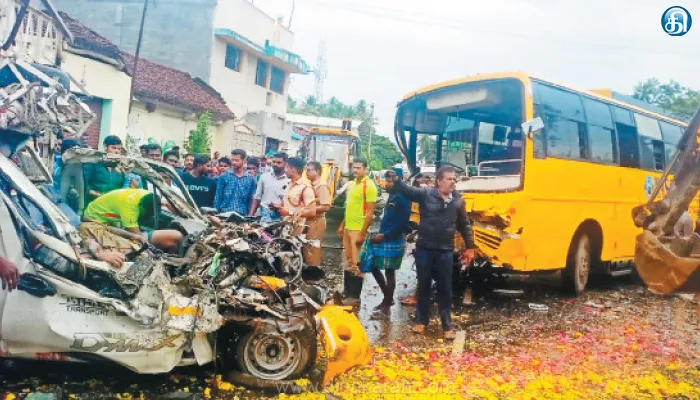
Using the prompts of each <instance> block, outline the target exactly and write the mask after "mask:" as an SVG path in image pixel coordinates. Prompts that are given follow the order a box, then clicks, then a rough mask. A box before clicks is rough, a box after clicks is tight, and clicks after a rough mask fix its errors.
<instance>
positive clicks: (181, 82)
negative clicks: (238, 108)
mask: <svg viewBox="0 0 700 400" xmlns="http://www.w3.org/2000/svg"><path fill="white" fill-rule="evenodd" d="M122 57H123V58H124V59H125V61H126V64H127V69H128V71H129V73H130V74H131V75H132V79H133V80H134V97H135V98H136V100H137V101H139V102H142V103H145V104H151V105H152V106H156V107H157V106H158V105H159V104H165V105H167V106H169V107H172V108H178V109H182V110H183V111H189V112H191V113H195V114H197V115H199V114H201V113H203V112H205V111H209V112H210V114H211V115H212V118H213V119H214V120H215V121H226V120H229V119H233V118H234V115H233V113H232V112H231V110H230V109H229V108H228V107H227V106H226V103H225V102H224V99H223V98H222V97H221V95H220V94H219V93H218V92H217V91H216V90H214V88H212V87H211V86H209V85H208V84H206V83H205V82H204V81H202V80H201V79H198V78H192V77H191V76H190V74H188V73H187V72H184V71H179V70H177V69H175V68H170V67H167V66H165V65H161V64H156V63H154V62H150V61H148V60H145V59H140V60H139V62H138V66H137V70H136V71H134V57H133V56H132V55H130V54H125V53H123V54H122Z"/></svg>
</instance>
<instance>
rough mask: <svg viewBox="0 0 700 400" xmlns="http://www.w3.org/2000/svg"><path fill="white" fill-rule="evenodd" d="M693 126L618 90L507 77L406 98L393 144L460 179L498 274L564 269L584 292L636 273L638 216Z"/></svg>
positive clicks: (571, 285)
mask: <svg viewBox="0 0 700 400" xmlns="http://www.w3.org/2000/svg"><path fill="white" fill-rule="evenodd" d="M686 125H687V124H686V123H684V122H682V121H679V120H677V119H674V118H672V117H670V116H668V115H664V114H662V113H661V111H660V110H658V109H654V108H653V106H651V105H647V104H645V103H643V102H639V101H635V100H634V99H631V98H627V97H625V96H623V95H620V94H617V93H615V92H612V91H611V90H595V91H581V90H575V89H572V88H569V87H566V86H563V85H560V84H557V83H553V82H550V81H547V80H544V79H540V78H535V77H531V76H529V75H526V74H523V73H501V74H486V75H477V76H473V77H467V78H464V79H459V80H455V81H451V82H446V83H443V84H439V85H435V86H431V87H428V88H425V89H422V90H419V91H417V92H414V93H411V94H409V95H408V96H406V97H405V98H404V99H403V100H402V101H401V103H399V106H398V112H397V115H396V133H395V134H396V141H397V143H398V145H399V147H400V149H401V150H402V151H403V153H404V154H405V156H406V158H407V160H408V163H409V166H410V168H411V169H412V171H413V172H414V173H415V172H416V171H418V170H419V168H420V166H421V164H422V163H432V162H435V163H436V164H438V165H451V166H453V167H455V168H456V169H457V171H458V172H459V173H460V175H461V179H460V181H459V182H458V183H457V190H458V191H459V192H460V193H462V195H463V196H464V198H465V200H466V204H467V211H468V212H469V215H470V216H471V218H472V220H473V221H474V235H475V240H476V243H477V244H478V246H479V249H480V251H481V252H482V253H483V255H485V256H486V258H488V259H489V261H490V262H491V264H492V265H496V266H502V267H506V268H507V269H509V270H511V271H517V272H527V273H531V272H535V271H555V270H561V272H562V273H561V276H562V278H563V282H562V283H563V284H564V285H565V287H566V288H567V289H569V290H570V291H572V292H573V293H576V294H580V293H581V292H582V291H583V290H584V289H585V287H586V284H587V282H588V277H589V275H590V274H591V273H598V274H608V275H618V274H623V273H629V272H630V268H631V261H632V260H633V258H634V246H635V242H634V238H635V237H636V235H638V234H639V233H641V230H640V229H639V228H638V227H636V226H634V224H633V223H632V222H631V221H630V218H629V215H631V212H632V208H633V206H634V205H636V204H642V203H644V202H645V201H646V199H647V198H648V196H651V192H652V189H653V187H654V182H655V181H656V180H658V179H660V177H661V172H662V171H663V169H664V167H665V166H666V165H670V163H671V161H672V159H673V154H674V152H675V149H676V144H677V143H678V140H679V138H680V137H681V134H682V130H683V127H684V126H686ZM693 207H695V208H696V206H692V207H691V210H690V211H691V213H692V214H695V212H696V211H697V210H695V209H693ZM486 265H489V264H486Z"/></svg>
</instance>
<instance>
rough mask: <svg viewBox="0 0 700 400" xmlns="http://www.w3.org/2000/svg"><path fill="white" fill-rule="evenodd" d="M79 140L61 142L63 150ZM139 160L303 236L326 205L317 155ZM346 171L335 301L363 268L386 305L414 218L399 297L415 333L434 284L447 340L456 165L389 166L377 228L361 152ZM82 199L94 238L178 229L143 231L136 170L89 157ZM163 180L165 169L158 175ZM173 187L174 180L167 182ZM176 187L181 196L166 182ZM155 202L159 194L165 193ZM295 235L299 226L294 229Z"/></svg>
mask: <svg viewBox="0 0 700 400" xmlns="http://www.w3.org/2000/svg"><path fill="white" fill-rule="evenodd" d="M79 145H80V144H79V143H78V142H77V141H70V140H64V141H63V143H62V145H61V153H65V151H67V150H68V149H69V148H71V147H73V146H79ZM103 145H104V149H105V152H107V153H114V154H120V153H122V151H123V149H122V143H121V140H120V139H119V138H118V137H116V136H109V137H107V138H105V140H104V142H103ZM141 155H142V156H143V157H145V158H148V159H151V160H154V161H158V162H164V163H167V164H169V165H171V166H172V167H173V168H174V169H175V170H176V171H177V172H178V173H179V175H180V176H181V178H182V181H183V182H184V184H185V187H186V189H187V191H188V192H189V193H190V194H191V196H192V199H193V200H194V201H195V203H196V204H197V206H199V207H201V208H204V207H207V208H211V209H215V210H216V211H217V212H220V213H225V212H231V211H232V212H236V213H238V214H240V215H241V216H250V217H252V216H259V217H260V219H261V221H262V222H264V223H269V222H274V221H278V220H281V219H283V218H292V219H294V220H295V221H299V220H301V221H302V223H301V224H297V226H304V227H305V231H304V232H303V233H305V234H306V237H307V238H308V239H310V240H312V241H316V243H317V244H320V242H321V241H322V239H323V236H324V233H325V231H326V227H327V223H326V213H327V212H328V210H329V208H330V206H331V201H332V199H331V191H330V188H329V187H328V186H327V185H326V184H325V183H324V182H322V181H321V179H320V178H321V173H322V166H321V164H320V163H318V162H316V161H310V162H304V161H303V160H302V159H300V158H296V157H292V158H288V157H287V155H286V154H284V153H276V154H274V155H271V156H270V157H260V158H257V157H248V156H247V154H246V152H245V151H244V150H241V149H235V150H233V151H232V152H231V154H230V156H226V157H220V154H218V152H217V153H215V154H214V158H211V157H210V156H209V155H204V154H186V155H185V156H184V157H183V158H182V162H181V159H180V154H179V151H178V149H175V150H171V151H168V152H165V153H163V152H162V149H161V148H160V146H158V145H155V144H149V145H145V146H143V147H142V148H141ZM61 169H62V162H61V160H60V158H59V159H57V160H56V163H55V166H54V176H56V178H58V179H55V182H56V183H58V184H60V182H61V179H60V175H61ZM352 173H353V178H354V179H352V180H351V181H349V182H348V184H347V185H346V186H345V187H344V188H343V189H344V191H345V193H346V203H345V212H344V217H343V220H342V222H341V223H340V225H339V227H338V230H337V233H338V235H339V237H340V238H341V239H342V243H343V248H344V252H345V269H344V284H343V296H344V299H343V303H344V304H358V303H361V301H362V299H361V294H362V287H363V282H364V274H367V273H370V274H371V275H372V276H373V277H374V278H375V280H376V282H377V283H378V285H379V287H380V288H381V291H382V293H383V299H382V301H381V303H380V304H379V306H377V308H376V312H377V313H387V312H388V310H389V308H390V307H391V306H392V305H393V304H394V293H395V289H396V271H397V270H398V269H399V268H400V267H401V265H402V262H403V258H404V256H405V254H406V248H407V241H406V237H407V234H408V233H409V232H410V231H411V222H410V221H411V220H413V221H414V222H417V223H418V227H417V237H418V239H417V242H416V250H415V252H414V259H415V263H416V275H417V276H416V278H417V289H416V293H415V295H414V296H410V297H409V298H406V299H403V300H402V303H404V304H416V305H417V311H416V325H415V326H414V327H413V328H412V331H413V332H414V333H416V334H423V333H424V332H425V329H426V327H427V325H428V323H429V320H430V313H431V308H432V307H431V304H432V302H431V297H432V292H433V286H435V287H436V289H437V301H438V310H439V317H440V320H441V323H442V329H443V332H444V337H445V339H453V338H454V336H455V335H454V330H453V328H452V321H451V317H450V314H451V305H452V277H453V273H454V265H455V263H454V243H455V241H454V238H455V235H456V234H457V233H459V234H460V235H461V237H462V239H463V241H464V244H465V250H463V252H462V254H461V257H462V259H463V260H464V261H465V262H466V263H467V264H468V263H470V262H471V261H472V260H473V259H474V258H475V256H476V253H475V248H476V246H475V244H474V238H473V232H472V229H471V225H470V220H469V218H468V216H467V213H466V209H465V204H464V200H463V198H462V197H461V196H460V195H459V194H458V193H457V192H456V191H455V183H456V179H457V177H456V172H455V170H454V169H453V168H452V167H448V166H447V167H441V168H440V169H439V170H438V171H437V174H436V177H435V179H434V180H433V179H431V178H430V177H427V176H420V175H419V176H417V177H416V179H414V183H413V185H412V186H409V185H408V184H407V183H406V182H405V181H404V179H403V176H402V171H401V170H390V171H388V172H387V173H386V176H385V189H386V190H387V191H388V192H389V197H388V199H387V201H386V205H385V208H384V212H383V215H382V218H381V221H380V223H379V225H378V229H376V230H374V229H373V228H372V227H373V221H374V215H375V205H376V204H377V200H378V197H379V188H378V187H377V185H376V184H375V182H374V181H373V180H372V179H370V177H369V176H368V175H369V169H368V164H367V161H366V160H362V159H355V160H354V161H353V163H352ZM84 174H85V178H86V179H85V182H86V194H87V197H88V204H87V207H86V208H85V211H84V214H83V217H82V223H81V225H80V230H81V235H83V236H85V237H97V236H99V235H101V234H104V230H105V228H104V227H105V226H117V227H120V228H122V229H124V230H126V231H127V232H129V233H131V234H132V235H133V239H134V240H139V241H141V242H148V243H151V244H152V245H154V246H156V247H159V248H161V249H163V250H166V251H169V250H174V249H177V248H178V246H179V243H180V242H181V241H182V239H183V237H182V234H181V233H180V232H179V231H175V230H154V231H145V232H144V231H142V230H145V228H143V227H140V224H139V221H141V220H143V218H147V217H149V216H150V215H151V214H152V213H154V212H156V211H155V210H154V207H153V204H154V201H156V202H157V201H158V197H159V196H158V191H157V190H154V188H152V187H150V186H149V185H151V183H150V182H141V178H140V177H139V176H138V175H135V174H128V173H127V174H125V173H124V171H120V170H119V168H118V167H111V166H107V165H104V164H88V165H86V166H85V169H84ZM164 178H166V183H168V182H167V176H164ZM170 183H171V185H173V184H172V182H170ZM173 189H175V192H176V193H180V194H182V192H180V190H179V189H178V188H177V187H176V186H174V185H173ZM162 204H163V206H166V207H167V201H166V200H165V199H163V203H162ZM299 233H302V232H299ZM321 252H322V247H321V246H320V245H311V246H307V247H306V248H304V249H303V257H304V261H305V264H306V265H307V266H308V267H309V268H310V269H314V268H315V269H318V270H323V266H322V257H321V255H322V254H321ZM92 253H94V255H95V257H96V258H98V259H101V260H103V261H106V262H108V263H110V264H112V265H114V266H115V267H120V266H121V264H122V263H123V262H124V256H123V252H119V251H116V252H115V251H102V250H101V249H97V250H95V251H92ZM5 264H6V263H4V260H0V267H2V268H0V279H1V280H2V282H3V287H4V286H5V285H8V286H9V287H10V288H11V287H14V286H16V284H17V272H16V269H14V268H10V267H11V266H8V265H5Z"/></svg>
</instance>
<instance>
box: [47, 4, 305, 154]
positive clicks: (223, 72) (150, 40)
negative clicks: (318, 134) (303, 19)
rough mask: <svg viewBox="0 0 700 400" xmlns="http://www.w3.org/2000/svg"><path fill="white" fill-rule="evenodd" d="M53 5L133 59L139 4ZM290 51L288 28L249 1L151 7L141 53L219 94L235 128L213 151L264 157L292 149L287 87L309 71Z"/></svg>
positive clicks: (140, 10)
mask: <svg viewBox="0 0 700 400" xmlns="http://www.w3.org/2000/svg"><path fill="white" fill-rule="evenodd" d="M53 2H54V4H55V5H56V7H57V8H58V9H60V10H65V11H67V12H69V13H70V14H71V15H73V16H75V17H77V18H78V19H81V20H83V21H90V26H91V27H92V28H93V29H94V30H96V31H97V32H100V34H102V35H104V36H105V37H106V38H108V39H110V40H111V41H112V42H114V43H116V44H117V45H118V46H119V48H120V49H121V50H122V51H124V52H126V53H129V54H133V53H134V52H135V49H136V45H137V38H138V32H139V28H140V21H141V17H142V12H143V2H142V1H134V0H109V1H100V2H98V3H99V4H100V5H99V6H96V5H95V4H96V3H95V2H91V1H85V0H53ZM293 48H294V33H293V32H292V31H291V30H290V29H289V28H288V26H286V24H285V23H284V22H283V21H282V20H281V19H280V18H274V17H272V16H270V15H268V14H266V13H265V12H263V11H262V10H260V9H259V8H257V7H256V6H255V4H253V2H251V1H249V0H225V1H223V0H187V1H183V0H168V1H162V2H159V3H158V5H157V6H156V7H149V8H148V13H147V16H146V23H145V25H144V28H143V41H142V43H141V50H140V51H141V56H143V57H144V58H145V59H148V60H150V61H152V62H155V63H157V64H160V65H166V66H168V67H170V68H174V69H175V70H178V71H185V72H187V73H189V74H190V76H191V77H194V78H201V79H202V81H204V82H206V83H207V84H208V85H209V86H211V87H212V88H214V89H216V92H218V93H220V96H221V97H222V98H223V99H224V100H225V102H226V105H227V107H228V108H229V109H230V110H231V111H232V112H233V114H235V115H236V118H237V121H236V123H235V124H234V125H235V131H234V134H232V135H231V136H230V141H227V142H226V144H221V146H222V147H221V148H216V150H219V151H221V152H228V151H230V149H231V148H232V147H240V148H244V149H245V150H247V151H249V152H250V153H252V154H257V155H260V154H262V153H268V152H271V151H272V152H274V151H278V150H290V149H291V147H290V143H291V141H292V137H291V133H292V132H291V129H289V128H288V126H287V124H286V121H285V115H286V113H287V98H288V95H289V84H290V80H291V77H292V76H294V74H308V73H310V72H312V71H311V67H310V66H309V65H308V63H306V62H305V61H304V60H303V59H302V57H301V56H300V55H298V54H296V53H294V52H293ZM137 75H138V74H137ZM137 79H138V78H137ZM137 83H138V82H137ZM152 86H153V85H149V87H150V88H151V89H154V88H153V87H152ZM154 92H155V90H154ZM154 100H158V101H161V100H162V99H161V98H158V99H154ZM178 100H181V99H178ZM196 102H197V103H200V102H201V99H198V100H196ZM154 104H155V103H154ZM186 106H187V105H184V104H178V107H186Z"/></svg>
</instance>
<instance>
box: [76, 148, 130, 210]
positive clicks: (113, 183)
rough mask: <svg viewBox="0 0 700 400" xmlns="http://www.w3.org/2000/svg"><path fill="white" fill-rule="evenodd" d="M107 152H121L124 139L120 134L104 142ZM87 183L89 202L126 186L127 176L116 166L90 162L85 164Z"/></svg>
mask: <svg viewBox="0 0 700 400" xmlns="http://www.w3.org/2000/svg"><path fill="white" fill-rule="evenodd" d="M102 144H103V145H104V150H105V153H109V154H121V151H122V141H121V139H119V137H118V136H107V137H106V138H105V140H104V141H103V142H102ZM84 171H85V185H86V188H87V194H88V196H87V197H88V203H89V202H91V201H93V200H95V199H96V198H98V197H100V196H102V195H103V194H105V193H109V192H111V191H112V190H115V189H120V188H122V187H124V183H125V182H126V176H125V175H124V172H122V171H120V170H119V169H118V168H116V167H110V166H106V165H104V164H88V165H86V166H85V170H84Z"/></svg>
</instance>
